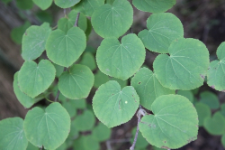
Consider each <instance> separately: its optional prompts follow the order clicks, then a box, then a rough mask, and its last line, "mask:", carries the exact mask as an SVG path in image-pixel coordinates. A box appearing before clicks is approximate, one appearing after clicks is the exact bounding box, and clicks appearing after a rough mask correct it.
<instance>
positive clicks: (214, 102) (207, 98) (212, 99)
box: [200, 91, 220, 109]
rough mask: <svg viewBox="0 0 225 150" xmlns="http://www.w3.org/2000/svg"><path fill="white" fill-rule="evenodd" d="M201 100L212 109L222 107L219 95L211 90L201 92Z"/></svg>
mask: <svg viewBox="0 0 225 150" xmlns="http://www.w3.org/2000/svg"><path fill="white" fill-rule="evenodd" d="M200 102H202V103H204V104H206V105H207V106H209V107H210V108H211V109H218V108H219V107H220V102H219V99H218V97H217V95H216V94H214V93H212V92H209V91H205V92H202V93H201V94H200Z"/></svg>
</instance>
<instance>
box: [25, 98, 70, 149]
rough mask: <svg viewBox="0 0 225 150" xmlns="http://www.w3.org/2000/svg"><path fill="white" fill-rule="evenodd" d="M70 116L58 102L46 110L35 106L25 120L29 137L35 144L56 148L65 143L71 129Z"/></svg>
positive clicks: (46, 147)
mask: <svg viewBox="0 0 225 150" xmlns="http://www.w3.org/2000/svg"><path fill="white" fill-rule="evenodd" d="M70 123H71V122H70V116H69V114H68V113H67V111H66V110H65V109H64V108H63V107H62V106H61V105H60V104H59V103H57V102H55V103H52V104H50V105H49V106H48V107H47V108H46V109H45V110H43V109H42V108H39V107H35V108H33V109H32V110H30V111H29V112H28V113H27V115H26V117H25V120H24V124H23V125H24V130H25V134H26V137H27V139H28V140H29V141H30V142H31V143H32V144H33V145H35V146H37V147H42V146H44V148H45V149H50V150H52V149H56V148H57V147H59V146H60V145H61V144H63V143H64V142H65V140H66V138H67V136H68V134H69V130H70Z"/></svg>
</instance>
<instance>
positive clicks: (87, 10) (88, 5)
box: [75, 0, 105, 17]
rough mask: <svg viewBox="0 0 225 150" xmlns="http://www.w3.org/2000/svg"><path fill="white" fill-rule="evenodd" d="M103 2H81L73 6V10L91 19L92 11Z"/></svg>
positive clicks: (91, 0)
mask: <svg viewBox="0 0 225 150" xmlns="http://www.w3.org/2000/svg"><path fill="white" fill-rule="evenodd" d="M104 2H105V0H82V1H81V2H80V3H78V4H77V5H76V6H75V9H76V10H78V11H80V12H82V13H84V14H85V15H86V16H90V17H91V16H92V14H93V13H94V11H95V10H96V9H97V8H99V7H100V6H102V5H103V4H104Z"/></svg>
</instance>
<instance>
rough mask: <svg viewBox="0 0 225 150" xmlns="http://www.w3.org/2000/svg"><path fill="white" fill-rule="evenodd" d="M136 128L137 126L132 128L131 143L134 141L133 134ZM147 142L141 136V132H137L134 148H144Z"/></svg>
mask: <svg viewBox="0 0 225 150" xmlns="http://www.w3.org/2000/svg"><path fill="white" fill-rule="evenodd" d="M136 130H137V128H136V127H135V128H133V129H132V131H131V133H132V140H131V143H133V141H134V137H135V134H136ZM148 145H149V144H148V142H147V141H146V139H145V138H144V137H143V136H142V134H141V132H139V133H138V138H137V141H136V145H135V148H136V149H142V148H146V147H147V146H148Z"/></svg>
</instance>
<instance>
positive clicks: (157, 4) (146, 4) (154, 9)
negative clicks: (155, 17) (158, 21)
mask: <svg viewBox="0 0 225 150" xmlns="http://www.w3.org/2000/svg"><path fill="white" fill-rule="evenodd" d="M175 4H176V0H159V1H158V0H133V5H134V6H135V7H136V8H137V9H139V10H141V11H144V12H150V13H161V12H165V11H167V10H168V9H170V8H171V7H173V5H175Z"/></svg>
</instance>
